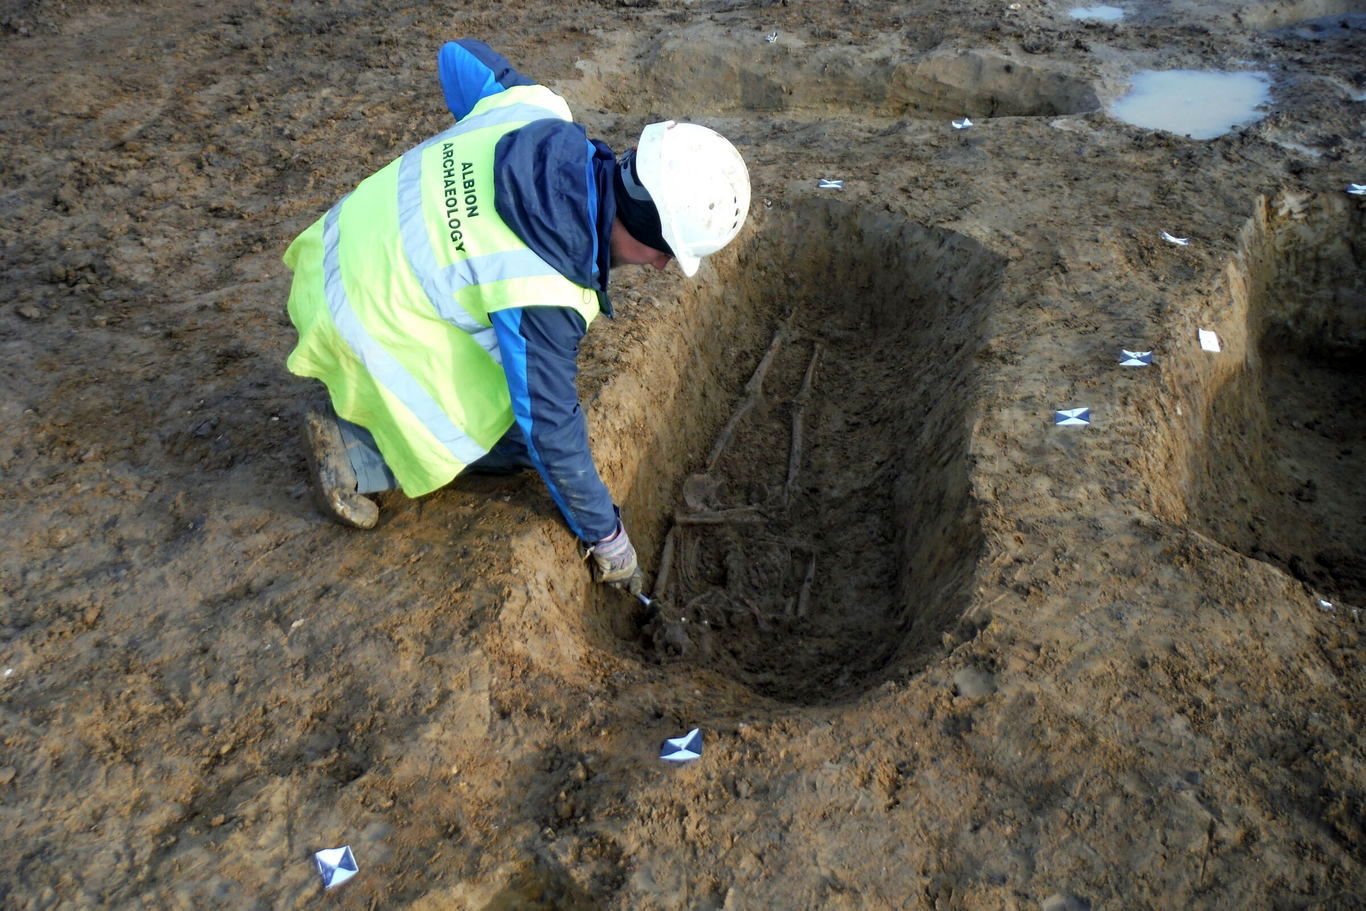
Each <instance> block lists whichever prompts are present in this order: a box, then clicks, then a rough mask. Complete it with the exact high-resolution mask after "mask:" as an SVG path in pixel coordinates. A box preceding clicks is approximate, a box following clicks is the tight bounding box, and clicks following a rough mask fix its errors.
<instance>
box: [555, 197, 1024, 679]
mask: <svg viewBox="0 0 1366 911" xmlns="http://www.w3.org/2000/svg"><path fill="white" fill-rule="evenodd" d="M1002 268H1003V262H1002V261H1001V260H1000V258H998V257H997V256H995V255H994V254H992V253H991V252H989V251H988V250H986V249H985V248H983V247H981V246H980V245H979V244H977V243H976V242H974V241H972V240H970V239H968V238H966V237H964V236H961V235H957V234H954V233H952V232H948V231H942V230H935V229H930V228H925V227H922V226H919V225H916V224H913V223H910V222H907V221H905V220H903V219H900V218H898V217H896V216H893V215H890V214H887V213H876V212H869V211H867V210H866V209H865V208H860V207H854V206H849V205H844V204H842V203H839V202H835V201H825V200H807V201H803V202H799V203H796V204H794V205H793V206H792V208H791V209H789V210H787V211H781V212H779V211H773V212H770V213H768V215H767V217H766V218H762V219H760V225H759V227H758V229H757V230H755V231H753V232H751V233H750V234H749V240H748V242H747V243H743V244H741V245H740V248H739V249H738V251H737V252H736V255H735V256H733V257H729V258H727V259H726V260H725V261H723V262H722V263H721V264H720V265H719V266H718V268H717V270H716V273H715V275H714V276H710V277H706V279H705V280H704V281H702V282H699V283H698V284H697V285H695V286H694V287H695V288H697V289H698V290H697V291H696V292H695V296H693V297H690V298H685V299H684V300H682V301H681V303H680V306H681V307H682V308H683V310H684V311H686V312H687V313H688V314H690V316H688V317H687V318H688V319H690V320H693V321H699V320H700V321H702V322H703V323H705V322H706V321H707V319H708V315H710V316H711V317H712V318H714V319H716V322H715V327H716V331H713V330H711V329H707V328H704V327H703V326H701V325H700V324H699V325H696V326H694V327H693V330H692V331H689V332H685V333H681V334H680V335H679V336H678V337H677V339H676V342H675V343H674V350H672V351H670V352H669V354H668V357H667V358H665V359H664V361H660V362H659V363H660V367H659V368H658V369H656V370H653V371H651V373H652V376H651V377H648V378H644V379H642V382H644V383H646V384H649V383H651V382H654V383H656V384H658V382H659V377H660V376H661V375H666V376H671V377H672V378H671V380H670V382H669V385H668V388H663V387H660V386H657V387H656V388H655V390H654V391H653V392H651V393H650V399H649V401H647V402H645V403H643V405H642V406H638V410H639V408H640V407H644V408H645V409H646V410H647V411H648V412H649V413H648V415H647V418H646V423H647V424H648V426H649V427H650V428H651V430H652V431H653V434H654V435H653V437H652V439H653V440H654V442H653V444H652V447H650V448H646V449H645V450H644V451H643V452H641V453H640V457H639V461H638V465H637V474H636V477H635V479H634V482H633V483H632V484H631V485H630V489H631V491H632V493H631V495H629V496H628V498H627V502H626V504H625V505H626V509H627V514H628V516H629V519H630V521H631V523H632V524H633V526H634V527H639V528H641V529H655V530H656V534H655V536H654V541H655V542H660V541H661V539H662V543H660V544H659V545H658V546H656V547H655V548H653V549H654V553H653V554H650V553H647V554H645V557H646V559H645V565H646V566H647V567H650V568H652V569H654V568H657V569H658V573H657V577H656V578H654V579H653V580H652V581H653V583H654V586H653V588H654V592H655V594H656V595H657V596H659V598H660V600H659V602H658V606H657V607H656V608H655V609H654V610H653V611H649V612H646V613H645V615H644V616H641V615H639V614H636V613H634V612H633V610H632V608H633V606H634V605H633V604H632V603H631V602H629V601H628V600H627V599H625V598H618V599H606V600H601V601H600V600H596V598H597V596H596V595H595V594H590V595H589V603H588V604H586V605H584V606H583V608H581V609H580V610H579V611H578V616H579V617H580V618H581V620H582V621H583V624H582V627H583V628H584V629H585V632H586V638H587V639H588V642H589V644H591V645H593V646H596V647H600V648H608V649H620V648H621V647H622V646H623V643H622V641H620V638H618V639H617V641H608V639H609V638H610V637H611V636H613V635H614V636H616V637H621V638H626V639H630V640H632V641H633V642H640V643H642V644H643V647H644V648H645V649H646V652H647V653H649V654H652V655H654V656H656V657H659V658H662V659H664V660H671V659H683V660H686V661H687V662H689V663H690V664H692V665H693V666H695V667H697V668H698V669H700V670H703V671H707V672H711V673H716V674H721V675H724V676H726V677H729V678H731V679H733V680H734V681H736V682H739V683H741V684H743V685H745V686H747V687H749V688H751V689H752V690H754V691H757V692H759V693H762V694H764V695H767V696H770V697H773V698H776V699H780V700H785V701H790V702H795V703H811V702H823V701H828V700H833V699H839V698H846V697H849V696H851V695H854V694H857V693H858V692H860V691H862V690H864V689H866V688H867V687H869V686H872V685H875V684H876V683H878V682H880V681H881V680H883V679H886V678H887V677H888V676H890V675H892V674H894V673H897V672H904V671H906V670H908V669H912V668H914V667H915V666H917V665H918V664H919V663H920V662H922V661H923V660H924V659H925V658H926V656H928V655H929V654H930V653H931V651H932V650H933V649H935V648H937V647H938V645H939V643H940V640H941V638H942V634H943V632H944V631H945V630H946V629H948V628H951V627H952V626H954V624H955V623H956V621H957V620H958V619H959V618H960V616H961V614H962V612H963V610H964V609H965V607H966V598H967V591H968V588H969V586H970V583H971V580H972V576H973V571H974V568H975V566H976V562H977V559H978V556H979V553H980V551H981V549H982V534H981V530H980V527H979V522H978V517H977V512H976V508H975V505H974V502H973V500H972V497H971V492H970V479H969V464H968V433H969V428H970V426H971V422H972V419H973V400H974V385H975V376H974V354H975V352H976V350H977V347H978V344H979V340H980V325H981V322H982V320H983V318H984V316H985V314H986V313H987V312H988V310H989V308H990V306H991V302H992V300H993V295H994V293H995V290H996V287H997V285H998V283H999V280H1000V276H1001V271H1002ZM665 362H667V363H668V364H669V365H671V366H670V367H668V368H665V367H664V366H663V364H664V363H665ZM676 365H682V366H681V367H679V366H676ZM666 370H668V371H672V370H677V373H676V374H672V373H667V372H666ZM642 540H646V541H649V540H650V538H649V536H648V535H646V536H643V538H642ZM656 555H657V556H656ZM603 604H608V605H614V606H612V607H608V608H607V609H608V610H614V611H619V614H618V616H616V617H614V618H607V620H606V622H604V618H602V617H600V616H598V617H595V616H594V614H595V613H596V612H597V611H600V610H602V609H603V608H602V606H601V605H603ZM574 613H575V612H574V610H573V609H572V608H569V609H562V614H563V615H573V614H574ZM642 624H643V627H642ZM609 630H611V631H613V632H611V633H609V632H608V631H609ZM595 638H596V640H597V641H594V639H595ZM628 647H634V645H632V646H628Z"/></svg>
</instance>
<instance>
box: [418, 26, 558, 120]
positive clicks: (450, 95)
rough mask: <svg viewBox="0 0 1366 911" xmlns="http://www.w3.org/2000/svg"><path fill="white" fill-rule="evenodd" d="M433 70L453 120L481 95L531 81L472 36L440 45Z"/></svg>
mask: <svg viewBox="0 0 1366 911" xmlns="http://www.w3.org/2000/svg"><path fill="white" fill-rule="evenodd" d="M436 71H437V75H439V76H440V77H441V90H442V92H444V93H445V95H446V107H448V108H450V109H451V113H452V114H454V115H455V119H456V120H459V119H461V118H462V117H464V116H465V115H466V114H468V113H469V112H470V109H471V108H473V107H474V106H475V105H476V104H478V103H479V101H480V99H482V98H485V97H487V96H489V95H496V94H498V93H499V92H501V91H503V90H504V89H509V88H512V87H513V86H514V85H535V83H534V82H533V81H532V80H530V79H528V78H526V77H525V76H523V75H522V74H521V73H519V72H517V71H516V70H515V69H513V68H512V64H510V63H508V62H507V59H506V58H504V57H503V56H502V55H501V54H499V53H497V52H495V51H494V50H493V49H492V48H490V47H489V46H488V45H487V44H485V43H484V42H482V41H475V40H474V39H473V38H461V39H460V40H459V41H448V42H446V43H445V44H444V45H442V46H441V50H440V52H438V53H437V55H436Z"/></svg>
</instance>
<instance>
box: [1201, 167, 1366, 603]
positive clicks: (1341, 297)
mask: <svg viewBox="0 0 1366 911" xmlns="http://www.w3.org/2000/svg"><path fill="white" fill-rule="evenodd" d="M1363 264H1366V210H1364V209H1363V207H1362V206H1361V205H1360V204H1359V203H1357V202H1356V201H1355V200H1351V199H1349V198H1346V197H1343V196H1340V195H1337V194H1334V195H1321V196H1283V197H1281V198H1280V199H1278V200H1276V201H1273V202H1269V203H1263V204H1262V205H1261V206H1259V210H1258V212H1257V213H1256V215H1254V217H1253V219H1252V220H1251V222H1250V223H1249V225H1248V226H1247V228H1246V229H1245V230H1244V232H1243V236H1242V244H1241V250H1240V255H1239V257H1238V259H1237V260H1236V262H1235V263H1234V265H1233V266H1232V267H1231V273H1232V275H1231V277H1232V279H1233V281H1232V290H1233V301H1234V305H1235V307H1236V308H1237V309H1238V310H1239V311H1240V312H1242V313H1244V314H1245V319H1246V332H1247V342H1246V357H1245V358H1244V360H1243V361H1242V363H1241V364H1240V365H1239V366H1238V368H1237V369H1236V370H1235V371H1234V372H1232V373H1231V374H1230V375H1229V376H1228V378H1227V380H1226V381H1225V382H1223V383H1222V384H1221V385H1220V386H1219V387H1218V388H1217V391H1216V392H1215V394H1214V396H1213V397H1212V400H1211V403H1210V407H1209V424H1208V444H1207V446H1206V447H1205V449H1204V450H1203V451H1201V452H1198V453H1197V454H1196V457H1195V472H1194V478H1195V481H1196V484H1197V496H1196V497H1195V499H1194V510H1193V513H1192V517H1193V519H1194V521H1195V523H1196V524H1197V525H1198V526H1199V527H1200V528H1201V529H1202V530H1203V531H1205V532H1206V533H1207V534H1209V535H1210V536H1211V537H1214V538H1217V539H1218V540H1220V541H1222V542H1223V543H1225V544H1227V545H1228V546H1229V547H1232V548H1234V549H1236V550H1238V551H1240V552H1242V553H1244V554H1246V555H1248V556H1250V557H1253V558H1254V559H1258V560H1264V561H1267V562H1269V563H1272V564H1274V565H1276V566H1279V567H1280V568H1282V569H1284V570H1285V571H1287V572H1289V573H1290V574H1291V575H1293V576H1295V577H1297V578H1299V579H1301V580H1302V581H1304V582H1305V583H1307V584H1308V585H1310V586H1311V587H1312V588H1314V589H1315V590H1316V591H1318V592H1320V593H1322V594H1323V595H1324V596H1326V597H1329V598H1332V599H1334V600H1336V599H1342V600H1346V601H1348V602H1351V603H1353V604H1357V605H1361V604H1366V484H1364V483H1363V482H1362V470H1363V468H1364V467H1366V266H1364V265H1363Z"/></svg>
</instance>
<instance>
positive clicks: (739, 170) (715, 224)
mask: <svg viewBox="0 0 1366 911" xmlns="http://www.w3.org/2000/svg"><path fill="white" fill-rule="evenodd" d="M636 173H637V175H638V176H639V177H640V182H641V183H642V184H643V185H644V186H645V189H647V190H649V191H650V198H651V199H653V200H654V203H655V208H657V209H658V210H659V227H660V233H661V234H662V235H663V236H664V240H665V242H667V243H668V245H669V250H670V251H671V252H672V253H673V255H674V258H675V259H677V260H678V266H679V268H681V269H682V270H683V274H684V275H693V274H694V273H696V272H697V266H698V264H699V263H701V261H702V257H704V256H708V255H710V254H712V253H715V252H716V251H717V250H720V249H721V248H722V247H724V246H725V245H726V244H728V243H730V242H731V241H732V240H734V239H735V235H737V234H739V233H740V228H741V227H743V226H744V224H745V216H746V215H748V214H749V170H748V169H747V168H746V167H745V160H744V159H743V158H741V157H740V153H739V152H737V151H736V150H735V146H733V145H731V144H730V142H729V141H728V140H727V139H726V138H725V137H724V136H722V135H721V134H720V133H717V132H715V131H714V130H709V129H707V128H706V127H704V126H699V125H697V124H695V123H675V122H674V121H672V120H666V121H664V122H662V123H652V124H650V125H649V126H647V127H646V128H645V129H644V130H642V131H641V133H640V145H639V146H638V147H637V148H636Z"/></svg>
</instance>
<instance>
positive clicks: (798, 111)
mask: <svg viewBox="0 0 1366 911" xmlns="http://www.w3.org/2000/svg"><path fill="white" fill-rule="evenodd" d="M582 68H583V69H584V71H585V74H586V75H585V79H584V81H583V82H582V83H581V84H580V85H577V86H576V87H575V88H574V90H573V92H572V93H571V94H572V95H573V96H574V97H576V98H580V99H583V102H584V103H586V104H589V105H593V104H598V105H602V106H603V107H605V108H611V109H616V110H622V111H638V110H640V109H641V108H642V105H643V106H644V108H645V111H642V113H644V112H646V111H648V112H657V111H667V112H670V116H673V117H677V118H682V119H687V118H688V117H690V116H696V115H702V114H705V115H707V116H713V117H714V116H726V115H734V114H770V115H782V116H787V117H794V116H795V117H799V118H809V117H823V116H832V115H839V114H841V113H857V115H858V116H860V117H865V118H866V117H885V118H892V117H918V118H944V119H948V118H952V117H962V116H963V115H965V114H966V115H968V116H971V117H1050V116H1057V115H1059V114H1075V113H1082V112H1086V111H1093V110H1096V109H1098V108H1099V107H1100V101H1099V98H1098V97H1097V94H1096V91H1095V89H1094V87H1093V86H1092V84H1091V83H1090V82H1089V81H1087V80H1086V79H1084V78H1082V77H1080V76H1079V75H1077V74H1076V73H1075V72H1073V71H1072V70H1071V69H1069V68H1067V67H1066V66H1065V65H1062V64H1056V63H1041V62H1038V61H1031V60H1028V59H1023V58H1021V57H1017V56H1010V55H1007V54H1002V53H999V52H997V51H992V50H980V49H974V48H934V49H932V50H929V51H928V52H924V53H920V52H917V51H915V50H913V49H911V48H908V47H906V46H905V45H904V43H902V42H901V41H900V40H899V39H897V38H896V37H895V36H888V37H885V38H881V39H878V40H876V41H874V42H871V43H869V44H866V45H863V44H861V45H859V46H857V47H850V46H845V45H841V44H836V43H832V42H829V41H824V40H819V39H816V38H813V37H810V36H800V35H796V34H791V33H782V34H779V35H778V37H777V38H776V39H775V40H774V41H773V42H767V41H765V40H764V38H763V36H761V35H759V34H758V33H744V34H736V35H730V34H718V33H717V32H716V30H715V28H714V27H713V26H708V25H701V26H694V27H692V28H686V29H682V30H681V31H679V32H676V33H671V35H670V36H669V37H667V38H663V39H661V40H658V41H656V42H654V43H652V44H651V45H650V46H649V47H647V48H645V49H644V50H643V51H642V52H641V53H640V54H639V56H638V58H637V65H636V66H634V67H632V68H631V69H630V70H629V72H621V71H618V72H612V73H607V72H604V71H602V70H601V68H600V67H598V66H596V65H595V64H591V63H584V64H583V65H582ZM590 74H591V75H590ZM627 88H629V91H628V90H626V89H627Z"/></svg>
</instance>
